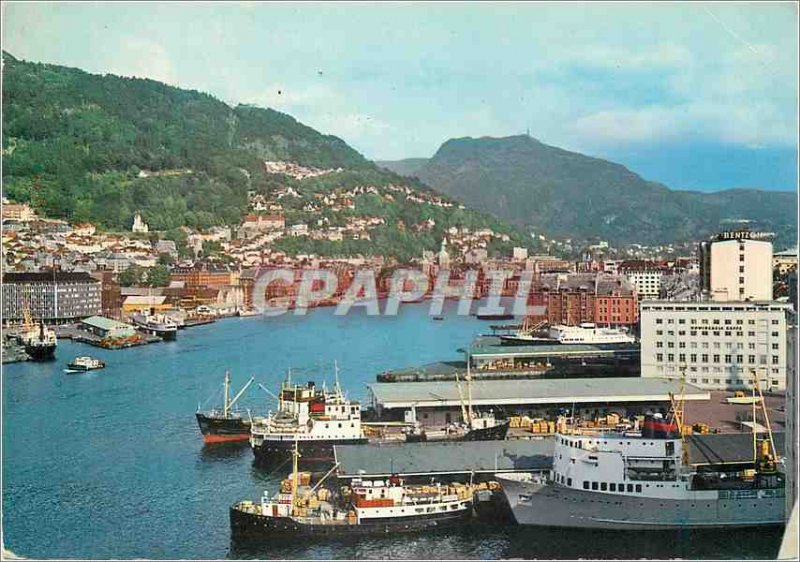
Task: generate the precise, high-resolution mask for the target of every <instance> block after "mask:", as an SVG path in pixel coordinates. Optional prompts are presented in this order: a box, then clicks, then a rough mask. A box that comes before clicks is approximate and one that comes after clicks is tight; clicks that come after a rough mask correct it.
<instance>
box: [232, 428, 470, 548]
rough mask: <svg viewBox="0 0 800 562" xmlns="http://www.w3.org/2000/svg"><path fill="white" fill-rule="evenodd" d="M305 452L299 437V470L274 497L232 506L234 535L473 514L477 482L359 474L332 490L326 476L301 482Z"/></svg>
mask: <svg viewBox="0 0 800 562" xmlns="http://www.w3.org/2000/svg"><path fill="white" fill-rule="evenodd" d="M300 456H301V455H300V453H299V447H298V445H297V442H295V444H294V449H293V451H292V457H293V459H294V463H293V469H294V470H293V472H292V475H291V477H290V479H287V480H284V482H283V483H282V485H281V490H280V492H278V493H277V494H276V495H275V496H274V497H273V498H271V499H270V498H269V494H268V492H264V496H263V497H262V498H261V501H260V502H253V501H241V502H238V503H236V504H234V505H233V506H231V508H230V524H231V532H232V534H233V536H234V537H240V536H251V537H253V536H255V537H262V538H272V537H277V536H281V535H345V534H370V533H388V532H412V531H421V530H425V529H431V528H439V527H442V526H447V525H454V524H459V523H462V522H465V521H467V520H469V519H470V518H472V517H473V516H474V511H473V487H472V486H468V485H464V484H456V485H443V484H441V483H438V484H433V485H430V486H422V485H414V486H411V485H406V484H405V482H404V481H403V479H401V478H399V477H398V476H396V475H393V476H391V477H390V478H388V479H386V480H366V479H360V478H356V479H353V481H352V482H351V484H352V488H347V487H344V488H342V489H340V490H339V491H336V492H333V491H331V490H329V489H327V488H319V486H320V484H321V483H322V480H321V481H320V482H318V483H317V484H316V485H315V486H314V487H311V486H310V479H307V480H305V481H304V482H301V480H300V477H299V472H298V458H299V457H300ZM332 471H333V469H331V470H330V471H329V472H328V474H330V473H331V472H332ZM306 474H307V473H306ZM328 474H326V475H325V477H327V476H328ZM325 477H323V480H324V478H325Z"/></svg>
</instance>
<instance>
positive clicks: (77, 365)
mask: <svg viewBox="0 0 800 562" xmlns="http://www.w3.org/2000/svg"><path fill="white" fill-rule="evenodd" d="M105 366H106V364H105V363H104V362H103V361H101V360H100V359H97V358H95V357H89V356H81V357H76V358H75V359H73V360H72V361H71V362H70V363H68V364H67V368H66V369H65V370H64V372H65V373H67V374H72V373H85V372H86V371H95V370H97V369H104V368H105Z"/></svg>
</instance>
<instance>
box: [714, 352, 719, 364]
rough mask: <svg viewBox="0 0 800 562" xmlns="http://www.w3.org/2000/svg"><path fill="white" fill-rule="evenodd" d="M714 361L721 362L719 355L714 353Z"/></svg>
mask: <svg viewBox="0 0 800 562" xmlns="http://www.w3.org/2000/svg"><path fill="white" fill-rule="evenodd" d="M714 363H719V355H717V354H714Z"/></svg>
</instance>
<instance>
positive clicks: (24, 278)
mask: <svg viewBox="0 0 800 562" xmlns="http://www.w3.org/2000/svg"><path fill="white" fill-rule="evenodd" d="M101 307H102V299H101V293H100V282H99V281H98V280H97V279H94V278H92V277H91V276H90V275H89V274H88V273H83V272H81V273H75V272H70V273H67V272H63V271H52V272H39V273H6V274H5V275H3V321H8V320H20V319H22V318H23V310H24V309H25V308H27V309H28V310H30V314H31V317H32V318H33V319H34V320H44V321H45V322H48V323H54V324H58V323H63V322H71V321H74V320H78V319H81V318H87V317H89V316H95V315H98V314H100V313H101Z"/></svg>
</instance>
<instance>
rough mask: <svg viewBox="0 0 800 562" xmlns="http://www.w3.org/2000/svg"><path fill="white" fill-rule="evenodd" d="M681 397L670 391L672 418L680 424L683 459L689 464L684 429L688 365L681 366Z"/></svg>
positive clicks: (684, 462) (679, 432)
mask: <svg viewBox="0 0 800 562" xmlns="http://www.w3.org/2000/svg"><path fill="white" fill-rule="evenodd" d="M679 388H680V397H679V398H677V399H676V398H675V395H674V394H672V393H671V392H670V393H669V401H670V403H671V404H672V410H671V412H670V413H671V415H672V420H673V421H674V422H675V423H676V424H677V426H678V435H680V436H681V448H682V451H681V460H682V461H683V465H684V466H687V465H688V464H689V448H688V446H687V443H686V432H684V430H683V422H684V418H683V406H684V401H685V399H684V392H685V388H686V366H685V365H683V366H682V368H681V379H680V387H679Z"/></svg>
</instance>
